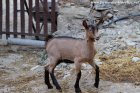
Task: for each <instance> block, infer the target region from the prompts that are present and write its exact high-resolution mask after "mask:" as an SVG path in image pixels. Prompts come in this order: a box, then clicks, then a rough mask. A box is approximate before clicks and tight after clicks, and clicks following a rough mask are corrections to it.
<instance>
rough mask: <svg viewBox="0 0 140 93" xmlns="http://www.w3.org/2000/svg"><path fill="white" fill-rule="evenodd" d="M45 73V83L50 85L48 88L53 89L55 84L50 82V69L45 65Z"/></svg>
mask: <svg viewBox="0 0 140 93" xmlns="http://www.w3.org/2000/svg"><path fill="white" fill-rule="evenodd" d="M44 74H45V75H44V76H45V77H44V78H45V83H46V84H47V86H48V89H52V88H53V86H52V85H51V83H50V80H49V71H48V69H47V68H46V67H45V73H44Z"/></svg>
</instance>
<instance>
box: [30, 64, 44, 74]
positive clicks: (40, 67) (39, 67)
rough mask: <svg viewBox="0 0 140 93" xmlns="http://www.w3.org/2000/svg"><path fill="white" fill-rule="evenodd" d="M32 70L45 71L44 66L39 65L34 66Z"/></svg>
mask: <svg viewBox="0 0 140 93" xmlns="http://www.w3.org/2000/svg"><path fill="white" fill-rule="evenodd" d="M30 70H31V71H33V72H35V73H38V72H43V71H44V67H43V66H39V65H37V66H35V67H32V68H31V69H30Z"/></svg>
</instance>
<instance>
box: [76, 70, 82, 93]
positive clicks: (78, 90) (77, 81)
mask: <svg viewBox="0 0 140 93" xmlns="http://www.w3.org/2000/svg"><path fill="white" fill-rule="evenodd" d="M80 79H81V71H80V72H79V73H78V74H77V78H76V82H75V85H74V87H75V92H76V93H82V92H81V89H80V87H79V81H80Z"/></svg>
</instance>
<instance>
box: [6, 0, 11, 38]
mask: <svg viewBox="0 0 140 93" xmlns="http://www.w3.org/2000/svg"><path fill="white" fill-rule="evenodd" d="M9 7H10V6H9V0H6V32H7V34H6V38H8V37H10V34H8V32H9V31H10V13H9V12H10V9H9Z"/></svg>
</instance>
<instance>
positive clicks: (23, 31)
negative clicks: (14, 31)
mask: <svg viewBox="0 0 140 93" xmlns="http://www.w3.org/2000/svg"><path fill="white" fill-rule="evenodd" d="M20 9H21V13H20V14H21V15H20V17H21V33H25V13H24V0H20ZM21 38H25V35H21Z"/></svg>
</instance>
